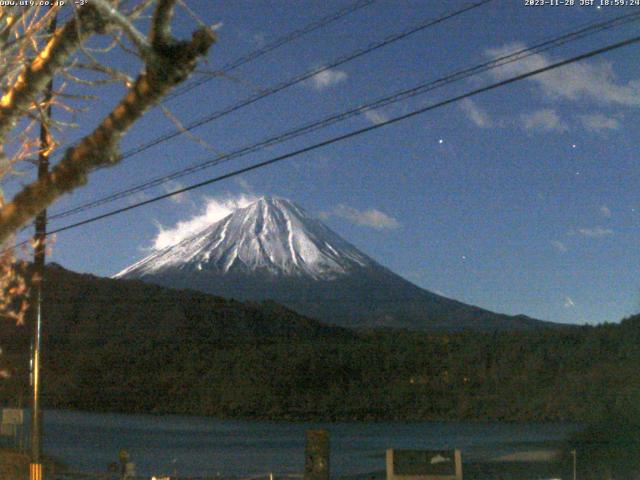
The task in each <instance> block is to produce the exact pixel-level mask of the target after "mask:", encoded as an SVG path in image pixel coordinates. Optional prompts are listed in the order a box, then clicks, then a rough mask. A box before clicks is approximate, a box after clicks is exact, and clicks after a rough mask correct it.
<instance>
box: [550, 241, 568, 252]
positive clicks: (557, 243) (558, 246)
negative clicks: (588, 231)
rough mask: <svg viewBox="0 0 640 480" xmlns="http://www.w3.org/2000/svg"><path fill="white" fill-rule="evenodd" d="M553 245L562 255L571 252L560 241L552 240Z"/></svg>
mask: <svg viewBox="0 0 640 480" xmlns="http://www.w3.org/2000/svg"><path fill="white" fill-rule="evenodd" d="M551 245H552V246H553V248H555V249H556V250H557V251H558V252H560V253H566V252H567V251H568V250H569V249H568V248H567V246H566V245H565V244H564V243H562V242H561V241H560V240H551Z"/></svg>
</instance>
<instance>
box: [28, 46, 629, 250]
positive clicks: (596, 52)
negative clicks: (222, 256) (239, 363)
mask: <svg viewBox="0 0 640 480" xmlns="http://www.w3.org/2000/svg"><path fill="white" fill-rule="evenodd" d="M638 42H640V36H636V37H633V38H630V39H627V40H624V41H621V42H618V43H614V44H611V45H607V46H606V47H602V48H599V49H597V50H591V51H589V52H587V53H584V54H581V55H578V56H575V57H572V58H569V59H567V60H563V61H560V62H556V63H553V64H551V65H547V66H545V67H542V68H538V69H535V70H532V71H530V72H527V73H523V74H520V75H516V76H514V77H511V78H508V79H506V80H502V81H500V82H496V83H493V84H491V85H488V86H485V87H481V88H477V89H475V90H471V91H469V92H467V93H464V94H461V95H457V96H455V97H451V98H449V99H446V100H443V101H440V102H437V103H434V104H431V105H428V106H426V107H422V108H419V109H417V110H414V111H412V112H409V113H407V114H404V115H400V116H398V117H394V118H391V119H389V120H386V121H384V122H381V123H379V124H375V125H370V126H368V127H364V128H361V129H358V130H354V131H352V132H349V133H346V134H343V135H339V136H336V137H332V138H330V139H328V140H324V141H322V142H318V143H314V144H313V145H309V146H307V147H304V148H301V149H298V150H294V151H292V152H289V153H285V154H283V155H279V156H277V157H274V158H271V159H269V160H265V161H263V162H259V163H256V164H254V165H250V166H248V167H244V168H241V169H238V170H235V171H233V172H229V173H226V174H224V175H219V176H217V177H213V178H210V179H208V180H205V181H202V182H199V183H195V184H192V185H190V186H188V187H184V188H180V189H178V190H174V191H172V192H169V193H166V194H163V195H159V196H156V197H154V198H151V199H148V200H145V201H142V202H138V203H135V204H133V205H129V206H127V207H123V208H119V209H116V210H112V211H110V212H107V213H104V214H102V215H97V216H95V217H92V218H88V219H86V220H83V221H80V222H76V223H73V224H70V225H66V226H64V227H60V228H57V229H55V230H52V231H51V232H48V235H53V234H55V233H60V232H64V231H66V230H71V229H73V228H77V227H80V226H83V225H87V224H89V223H93V222H96V221H98V220H102V219H105V218H108V217H112V216H114V215H118V214H120V213H123V212H126V211H129V210H133V209H135V208H139V207H142V206H145V205H149V204H151V203H155V202H158V201H160V200H163V199H165V198H169V197H172V196H175V195H179V194H181V193H185V192H189V191H191V190H195V189H197V188H201V187H204V186H206V185H211V184H213V183H217V182H220V181H222V180H226V179H228V178H232V177H235V176H238V175H241V174H243V173H247V172H250V171H252V170H257V169H259V168H263V167H266V166H269V165H272V164H275V163H278V162H281V161H283V160H286V159H289V158H292V157H296V156H299V155H301V154H303V153H308V152H311V151H313V150H317V149H319V148H323V147H326V146H329V145H333V144H335V143H338V142H341V141H344V140H348V139H350V138H353V137H356V136H359V135H362V134H364V133H368V132H371V131H373V130H377V129H380V128H382V127H386V126H388V125H392V124H395V123H398V122H401V121H404V120H408V119H410V118H413V117H415V116H418V115H422V114H424V113H427V112H430V111H432V110H435V109H438V108H442V107H444V106H447V105H450V104H453V103H455V102H459V101H461V100H464V99H466V98H470V97H473V96H476V95H479V94H481V93H485V92H489V91H492V90H496V89H498V88H502V87H504V86H507V85H510V84H512V83H516V82H519V81H521V80H525V79H527V78H531V77H533V76H536V75H540V74H542V73H545V72H548V71H550V70H555V69H557V68H560V67H563V66H566V65H569V64H571V63H575V62H578V61H581V60H586V59H588V58H592V57H595V56H597V55H602V54H604V53H607V52H611V51H613V50H617V49H620V48H623V47H626V46H629V45H632V44H635V43H638ZM25 243H27V242H22V243H21V244H18V245H16V246H19V245H22V244H25Z"/></svg>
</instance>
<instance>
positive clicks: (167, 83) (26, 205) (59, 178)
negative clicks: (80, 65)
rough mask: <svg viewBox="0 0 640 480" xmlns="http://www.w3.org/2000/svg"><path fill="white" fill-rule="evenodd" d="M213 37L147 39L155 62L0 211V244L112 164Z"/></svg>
mask: <svg viewBox="0 0 640 480" xmlns="http://www.w3.org/2000/svg"><path fill="white" fill-rule="evenodd" d="M173 3H174V2H173V1H171V0H167V1H162V0H160V2H159V5H158V8H160V5H161V4H162V5H163V6H164V7H165V8H168V7H167V5H168V4H173ZM169 10H170V9H169ZM170 18H171V14H170V12H169V11H167V10H165V11H164V12H163V13H162V15H159V16H157V17H156V18H155V19H154V20H155V22H154V23H156V24H157V25H156V27H157V28H160V30H158V29H157V28H156V29H155V30H153V33H152V38H153V36H154V35H155V36H156V38H157V35H158V32H160V31H162V32H164V34H166V32H167V31H168V30H167V29H166V28H165V26H163V25H162V24H163V22H164V21H168V20H170ZM52 41H53V40H52ZM214 41H215V37H214V36H213V35H212V33H211V31H210V30H208V29H204V28H201V29H199V30H196V32H195V33H194V34H193V37H192V39H191V41H185V42H179V41H176V40H174V39H172V38H164V39H163V40H162V41H161V42H153V41H152V42H151V44H152V45H153V46H154V54H155V55H154V57H155V61H154V62H153V63H152V64H148V65H147V68H146V71H145V72H144V73H143V74H141V75H140V76H139V77H138V78H137V79H136V82H135V84H134V86H133V87H132V88H131V89H130V90H129V91H128V93H127V94H126V95H125V96H124V98H123V99H122V100H121V101H120V102H119V104H118V105H117V106H116V107H115V108H114V109H113V111H112V112H111V113H110V114H109V115H108V116H107V117H106V118H105V119H104V120H103V121H102V123H101V124H100V125H99V126H98V127H97V128H96V129H95V130H94V131H93V132H92V133H91V134H90V135H88V136H86V137H85V138H84V139H83V140H82V141H80V143H79V144H78V145H76V146H75V147H72V148H70V149H68V150H67V151H66V153H65V155H64V157H63V159H62V160H61V161H60V162H59V163H58V164H57V165H56V166H55V167H54V168H53V170H52V171H51V172H50V173H49V175H48V176H47V177H45V178H44V179H42V180H38V181H36V182H34V183H32V184H31V185H28V186H26V187H25V188H24V189H23V190H22V191H21V192H19V193H18V194H16V196H15V197H14V198H13V200H12V201H11V203H8V204H6V205H5V206H4V208H2V209H1V210H0V244H2V243H4V242H5V241H6V240H7V239H8V238H9V237H10V236H11V234H12V233H13V232H14V231H16V230H17V229H18V228H20V227H21V226H22V225H24V224H25V223H26V222H28V221H29V220H30V219H31V218H33V217H34V216H35V215H37V214H38V213H39V212H40V211H41V210H42V209H44V208H46V207H47V206H48V205H49V204H51V203H52V202H53V201H55V200H56V199H57V198H58V197H60V196H61V195H63V194H65V193H68V192H70V191H72V190H74V189H75V188H77V187H79V186H81V185H83V184H85V183H86V181H87V175H88V174H89V172H91V171H92V170H94V169H96V168H98V167H102V166H106V165H111V164H114V163H117V162H118V161H119V160H120V154H119V152H118V143H119V141H120V139H121V137H122V136H123V135H124V134H125V133H126V132H127V130H129V128H131V126H132V125H133V124H134V123H135V122H136V121H137V120H138V119H139V118H140V117H141V116H142V115H143V114H144V113H145V111H146V110H147V109H149V108H150V107H151V106H153V105H154V104H155V103H157V102H158V101H159V100H160V99H161V98H162V97H163V96H164V95H166V94H167V93H168V92H169V91H170V90H171V89H172V88H173V87H175V86H176V85H177V84H179V83H180V82H182V81H183V80H185V79H186V78H187V77H188V76H189V74H190V73H191V72H192V71H193V70H194V69H195V67H196V61H197V60H198V58H200V57H201V56H203V55H205V54H206V53H207V51H208V49H209V47H210V46H211V45H212V43H213V42H214ZM156 47H157V48H156ZM0 119H1V117H0Z"/></svg>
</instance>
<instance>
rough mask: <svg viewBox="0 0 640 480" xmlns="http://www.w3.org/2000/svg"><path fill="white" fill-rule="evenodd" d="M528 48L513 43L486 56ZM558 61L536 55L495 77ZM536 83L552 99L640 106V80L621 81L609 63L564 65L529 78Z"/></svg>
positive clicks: (500, 70)
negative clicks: (586, 100)
mask: <svg viewBox="0 0 640 480" xmlns="http://www.w3.org/2000/svg"><path fill="white" fill-rule="evenodd" d="M524 48H526V45H525V44H524V43H519V42H516V43H511V44H507V45H504V46H502V47H498V48H493V49H489V50H487V51H486V54H487V56H489V57H491V58H498V57H501V56H504V55H508V54H510V53H514V52H517V51H520V50H522V49H524ZM557 60H558V59H553V58H551V57H549V56H548V55H543V54H536V55H531V56H528V57H526V58H521V59H520V60H518V61H516V62H512V63H509V64H505V65H503V66H501V67H499V68H496V69H494V70H492V71H491V72H492V75H494V76H495V77H496V78H498V79H504V78H507V77H512V76H515V75H520V74H523V73H526V72H529V71H532V70H536V69H539V68H543V67H546V66H548V65H550V64H552V63H554V62H556V61H557ZM529 80H530V81H532V82H535V83H537V84H538V85H539V86H540V87H541V88H542V90H543V92H544V93H545V94H546V95H547V96H549V97H551V98H557V99H564V100H581V99H588V100H592V101H594V102H596V103H600V104H610V105H624V106H629V107H638V106H640V80H631V81H629V82H626V83H624V82H621V81H619V79H618V78H617V75H616V73H615V71H614V69H613V64H612V63H610V62H600V63H594V62H579V63H572V64H570V65H565V66H564V67H563V68H558V69H555V70H551V71H548V72H545V73H543V74H540V75H535V76H533V77H530V79H529Z"/></svg>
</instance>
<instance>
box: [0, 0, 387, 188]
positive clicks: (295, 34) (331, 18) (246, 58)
mask: <svg viewBox="0 0 640 480" xmlns="http://www.w3.org/2000/svg"><path fill="white" fill-rule="evenodd" d="M376 1H377V0H358V1H356V2H355V3H353V4H352V5H349V6H347V7H344V8H342V9H340V10H337V11H335V12H333V13H331V14H329V15H326V16H324V17H321V18H319V19H317V20H314V21H313V22H311V23H309V24H307V25H305V26H303V27H301V28H299V29H297V30H294V31H292V32H290V33H288V34H286V35H283V36H282V37H279V38H277V39H275V40H274V41H273V42H271V43H268V44H267V45H265V46H264V47H262V48H259V49H257V50H254V51H252V52H249V53H246V54H244V55H242V56H240V57H238V58H236V59H234V60H231V61H229V62H227V63H226V64H224V65H223V66H222V68H221V69H220V70H218V71H217V72H212V74H211V76H209V77H207V78H204V79H200V80H197V81H194V82H192V83H190V84H188V85H183V86H182V87H181V88H177V89H176V90H174V91H173V92H171V93H170V94H169V95H167V96H166V97H165V98H164V100H163V102H164V101H166V100H172V99H174V98H177V97H179V96H181V95H184V94H185V93H188V92H189V91H191V90H193V89H194V88H196V87H199V86H200V85H203V84H205V83H207V82H209V81H211V80H213V79H214V78H216V77H217V76H222V75H224V74H226V73H229V72H231V71H233V70H235V69H236V68H239V67H241V66H242V65H245V64H246V63H249V62H251V61H253V60H256V59H258V58H260V57H262V56H263V55H266V54H267V53H269V52H272V51H273V50H276V49H277V48H280V47H282V46H283V45H286V44H288V43H291V42H293V41H294V40H297V39H298V38H301V37H303V36H304V35H307V34H309V33H311V32H314V31H316V30H318V29H320V28H322V27H326V26H327V25H330V24H331V23H333V22H335V21H337V20H339V19H341V18H343V17H346V16H347V15H349V14H351V13H354V12H357V11H358V10H361V9H363V8H365V7H368V6H369V5H372V4H373V3H375V2H376ZM69 17H70V15H68V16H67V17H66V18H63V19H62V22H64V21H66V20H67V19H68V18H69ZM68 147H69V145H67V146H63V147H60V149H59V151H60V152H62V151H64V150H65V149H66V148H68ZM60 155H61V154H60V153H59V154H57V155H56V156H60ZM34 168H35V166H34V165H31V166H30V167H28V168H25V169H23V170H20V173H25V172H28V171H29V170H33V169H34ZM13 179H15V177H14V178H13ZM6 183H8V182H2V184H6Z"/></svg>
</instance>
